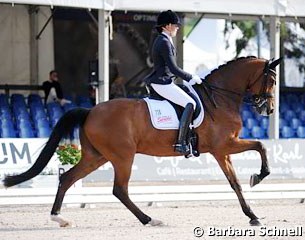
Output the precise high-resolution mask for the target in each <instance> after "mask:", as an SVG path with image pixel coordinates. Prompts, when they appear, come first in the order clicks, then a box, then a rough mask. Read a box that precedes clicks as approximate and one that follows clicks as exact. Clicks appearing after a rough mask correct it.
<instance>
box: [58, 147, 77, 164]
mask: <svg viewBox="0 0 305 240" xmlns="http://www.w3.org/2000/svg"><path fill="white" fill-rule="evenodd" d="M56 153H57V156H58V159H59V161H60V162H61V164H62V165H66V164H71V165H76V164H77V163H78V162H79V161H80V159H81V150H79V149H78V146H77V145H74V144H68V145H60V146H58V148H57V150H56Z"/></svg>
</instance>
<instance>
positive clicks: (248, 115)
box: [241, 110, 253, 122]
mask: <svg viewBox="0 0 305 240" xmlns="http://www.w3.org/2000/svg"><path fill="white" fill-rule="evenodd" d="M248 118H253V114H252V112H251V111H249V110H243V111H242V112H241V119H242V120H243V121H244V122H245V121H247V119H248Z"/></svg>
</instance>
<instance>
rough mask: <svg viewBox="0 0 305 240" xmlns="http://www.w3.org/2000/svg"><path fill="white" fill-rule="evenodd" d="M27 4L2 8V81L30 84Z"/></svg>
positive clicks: (0, 10) (0, 45) (0, 65)
mask: <svg viewBox="0 0 305 240" xmlns="http://www.w3.org/2000/svg"><path fill="white" fill-rule="evenodd" d="M29 24H30V23H29V15H28V11H27V8H26V7H25V6H16V7H15V8H12V7H11V6H9V5H1V8H0V29H1V34H0V52H1V56H2V57H1V58H0V81H1V83H2V84H5V83H10V84H17V83H18V84H28V83H29V79H30V31H29V28H30V25H29Z"/></svg>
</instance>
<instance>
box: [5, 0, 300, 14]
mask: <svg viewBox="0 0 305 240" xmlns="http://www.w3.org/2000/svg"><path fill="white" fill-rule="evenodd" d="M0 3H10V4H33V5H46V6H66V7H77V8H90V9H105V10H127V11H162V10H166V9H172V10H174V11H177V12H198V13H201V12H202V13H210V14H229V15H230V14H236V15H256V16H262V15H263V16H281V17H305V4H304V0H255V1H253V0H230V1H228V0H187V1H186V0H170V1H164V0H153V1H144V0H0Z"/></svg>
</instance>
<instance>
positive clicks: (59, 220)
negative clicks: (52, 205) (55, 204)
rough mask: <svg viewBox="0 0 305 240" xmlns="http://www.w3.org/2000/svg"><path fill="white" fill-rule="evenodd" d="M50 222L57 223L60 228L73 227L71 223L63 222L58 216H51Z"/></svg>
mask: <svg viewBox="0 0 305 240" xmlns="http://www.w3.org/2000/svg"><path fill="white" fill-rule="evenodd" d="M51 220H52V221H54V222H57V223H59V226H60V227H73V225H72V223H70V222H69V221H67V220H65V219H64V218H63V217H62V216H61V215H60V214H58V215H51Z"/></svg>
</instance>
